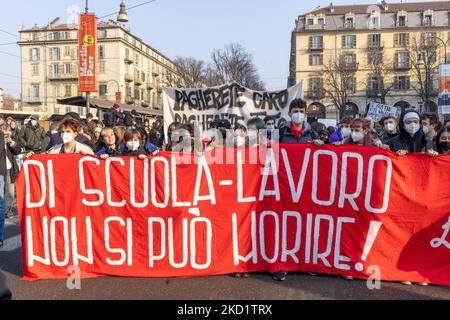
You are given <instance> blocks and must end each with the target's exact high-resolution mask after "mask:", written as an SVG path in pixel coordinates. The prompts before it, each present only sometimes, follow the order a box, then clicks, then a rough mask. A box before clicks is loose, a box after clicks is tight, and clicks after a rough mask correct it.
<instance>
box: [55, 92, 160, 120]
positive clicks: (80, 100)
mask: <svg viewBox="0 0 450 320" xmlns="http://www.w3.org/2000/svg"><path fill="white" fill-rule="evenodd" d="M57 102H58V103H59V104H63V105H69V106H78V107H85V106H86V98H85V97H83V96H77V97H70V98H65V99H58V100H57ZM89 103H90V107H91V108H98V109H102V110H108V109H110V108H111V107H112V106H113V104H114V102H112V101H109V100H105V99H96V98H90V99H89ZM120 108H121V109H122V110H123V111H125V112H131V111H132V110H136V112H138V113H139V114H142V115H147V116H162V115H163V111H162V110H155V109H152V108H150V107H148V108H144V107H142V106H135V105H129V104H124V103H122V104H120Z"/></svg>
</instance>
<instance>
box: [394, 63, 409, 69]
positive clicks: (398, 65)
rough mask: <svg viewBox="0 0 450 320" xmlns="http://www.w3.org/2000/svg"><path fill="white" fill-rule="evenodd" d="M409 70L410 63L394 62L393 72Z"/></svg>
mask: <svg viewBox="0 0 450 320" xmlns="http://www.w3.org/2000/svg"><path fill="white" fill-rule="evenodd" d="M409 69H411V63H410V62H409V61H395V62H394V70H409Z"/></svg>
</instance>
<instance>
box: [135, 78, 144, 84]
mask: <svg viewBox="0 0 450 320" xmlns="http://www.w3.org/2000/svg"><path fill="white" fill-rule="evenodd" d="M143 83H144V81H142V79H141V78H139V77H135V78H134V84H135V85H137V86H141V85H142V84H143Z"/></svg>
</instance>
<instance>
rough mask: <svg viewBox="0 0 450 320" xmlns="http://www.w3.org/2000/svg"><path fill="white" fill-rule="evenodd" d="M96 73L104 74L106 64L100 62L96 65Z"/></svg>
mask: <svg viewBox="0 0 450 320" xmlns="http://www.w3.org/2000/svg"><path fill="white" fill-rule="evenodd" d="M98 72H99V73H101V74H105V72H106V62H105V61H100V62H99V64H98Z"/></svg>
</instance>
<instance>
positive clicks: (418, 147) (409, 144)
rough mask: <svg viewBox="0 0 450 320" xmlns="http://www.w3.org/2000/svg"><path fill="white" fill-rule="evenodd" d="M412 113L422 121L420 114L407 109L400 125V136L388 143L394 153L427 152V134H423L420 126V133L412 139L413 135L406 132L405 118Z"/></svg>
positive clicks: (403, 113) (401, 116)
mask: <svg viewBox="0 0 450 320" xmlns="http://www.w3.org/2000/svg"><path fill="white" fill-rule="evenodd" d="M410 112H414V113H416V114H417V115H418V116H419V119H420V114H419V113H418V112H417V111H416V110H414V109H407V110H405V111H403V112H402V114H401V115H400V119H399V124H398V127H399V135H398V136H396V137H394V138H392V139H390V140H389V141H388V143H387V144H388V145H389V147H390V148H391V150H393V151H394V152H397V151H399V150H406V151H408V152H409V153H418V152H423V151H425V147H426V143H427V142H426V140H425V133H424V132H423V128H422V126H420V129H419V131H417V132H416V134H415V135H414V137H411V135H410V134H409V133H408V132H407V131H406V130H405V124H404V123H403V119H404V118H405V115H406V114H407V113H410Z"/></svg>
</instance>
